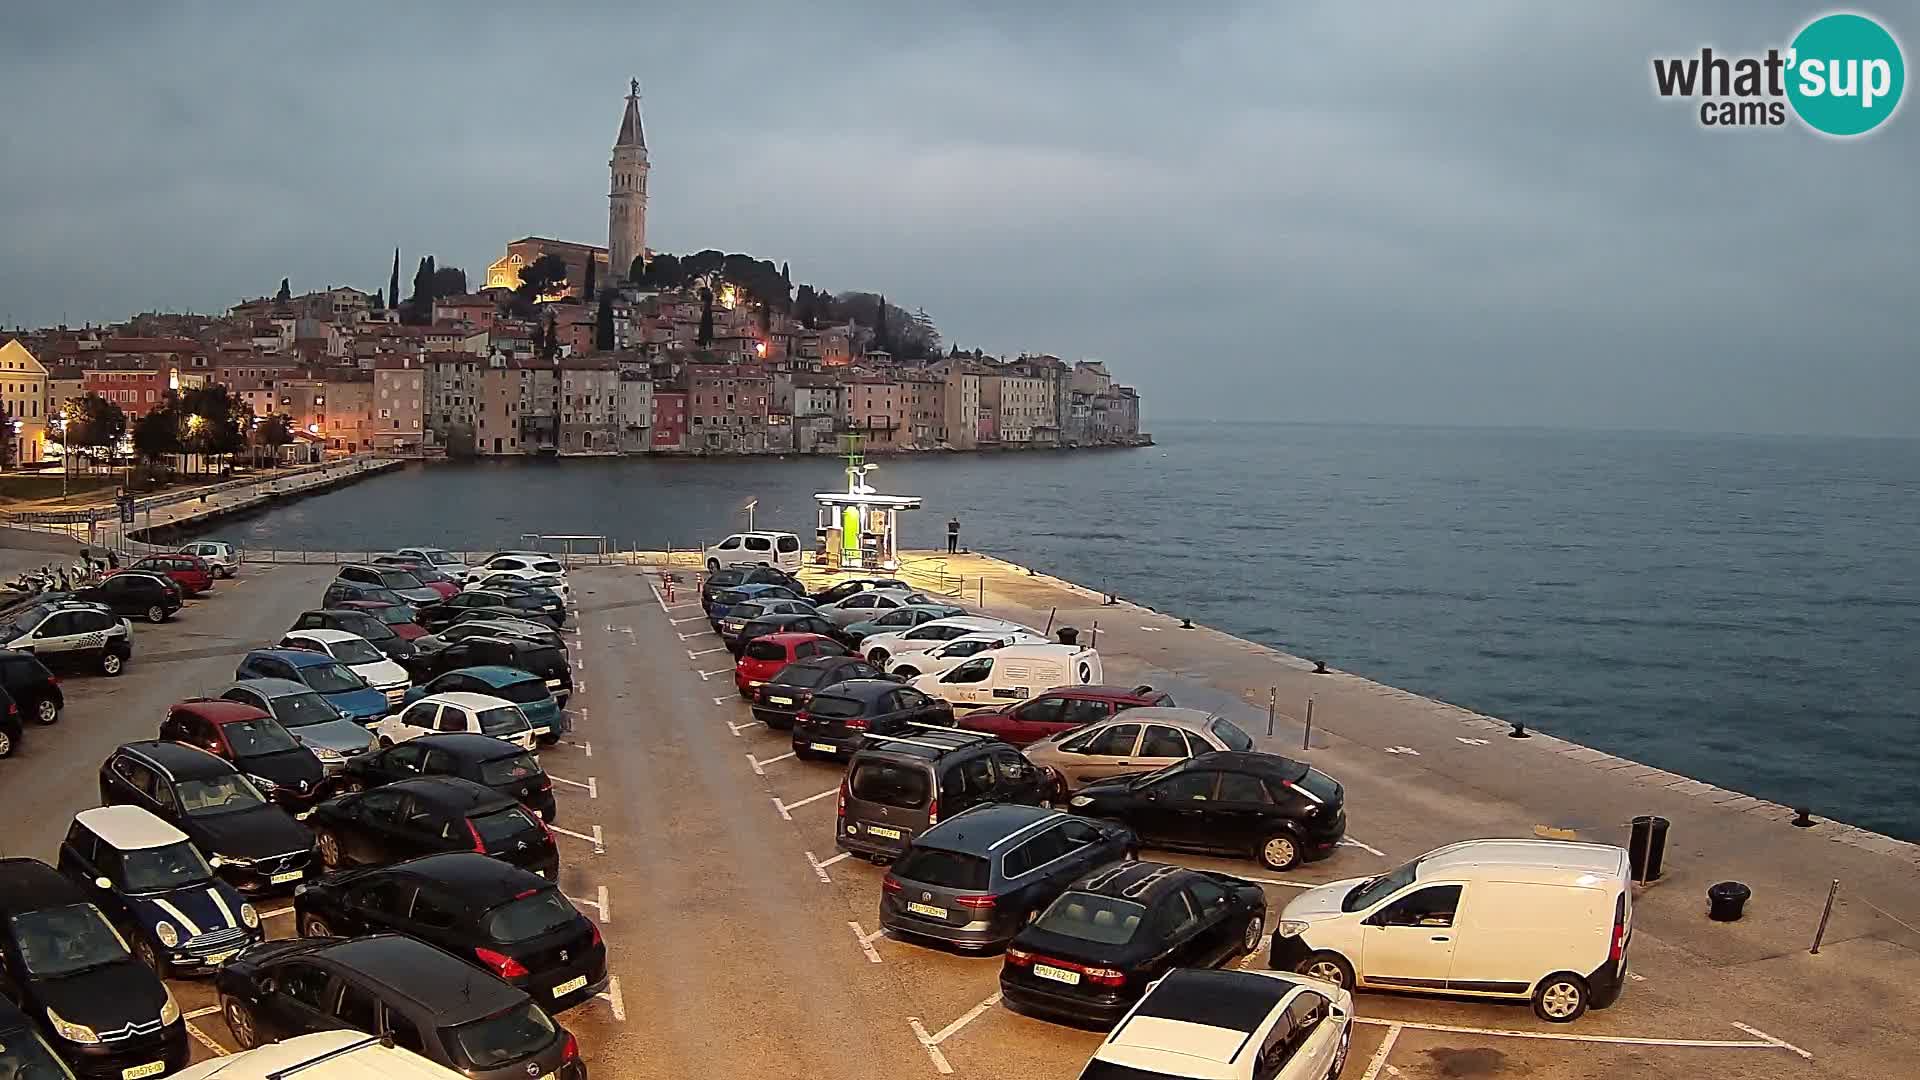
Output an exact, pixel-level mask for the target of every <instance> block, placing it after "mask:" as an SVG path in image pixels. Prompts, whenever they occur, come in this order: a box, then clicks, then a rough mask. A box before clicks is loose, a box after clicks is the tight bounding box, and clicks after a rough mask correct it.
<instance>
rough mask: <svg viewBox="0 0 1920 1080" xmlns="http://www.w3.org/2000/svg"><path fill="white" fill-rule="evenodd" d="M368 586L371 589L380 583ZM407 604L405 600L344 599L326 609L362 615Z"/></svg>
mask: <svg viewBox="0 0 1920 1080" xmlns="http://www.w3.org/2000/svg"><path fill="white" fill-rule="evenodd" d="M367 587H368V588H370V589H377V588H380V586H378V585H369V586H367ZM406 606H407V605H406V604H405V603H404V602H402V603H398V604H396V603H394V602H393V601H391V600H342V601H340V602H338V603H336V604H334V605H333V606H332V607H330V608H327V609H326V610H327V611H356V612H359V613H360V614H362V615H365V614H367V613H368V612H370V611H379V610H380V609H381V608H390V607H406Z"/></svg>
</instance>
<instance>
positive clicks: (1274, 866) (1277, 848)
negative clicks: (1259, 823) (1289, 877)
mask: <svg viewBox="0 0 1920 1080" xmlns="http://www.w3.org/2000/svg"><path fill="white" fill-rule="evenodd" d="M1260 865H1262V866H1265V867H1266V868H1267V869H1269V870H1291V869H1293V868H1294V867H1296V866H1298V865H1300V842H1299V841H1297V840H1295V839H1294V838H1293V834H1292V833H1289V832H1277V833H1274V834H1273V835H1272V836H1269V837H1267V838H1266V839H1265V840H1262V841H1261V842H1260Z"/></svg>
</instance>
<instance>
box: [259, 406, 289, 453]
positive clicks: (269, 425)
mask: <svg viewBox="0 0 1920 1080" xmlns="http://www.w3.org/2000/svg"><path fill="white" fill-rule="evenodd" d="M292 441H293V418H292V417H290V416H287V415H286V414H284V413H269V414H267V415H266V416H264V417H262V418H261V420H260V422H259V423H258V424H255V425H254V426H253V443H254V446H255V447H256V448H265V449H266V451H267V457H268V459H269V460H271V461H273V462H275V463H278V462H279V460H280V448H281V447H283V446H285V445H287V444H288V443H290V442H292Z"/></svg>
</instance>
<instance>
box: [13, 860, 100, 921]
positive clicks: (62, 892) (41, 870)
mask: <svg viewBox="0 0 1920 1080" xmlns="http://www.w3.org/2000/svg"><path fill="white" fill-rule="evenodd" d="M86 902H87V897H86V894H85V893H83V892H81V891H80V888H79V886H77V885H75V884H74V883H73V882H71V881H68V880H67V878H66V875H64V874H62V873H60V871H58V870H55V869H54V868H53V867H51V866H48V865H47V864H46V863H43V862H41V861H40V860H39V859H28V858H11V859H0V915H9V914H13V913H16V912H21V911H39V910H41V909H42V908H50V907H65V906H67V905H68V904H84V903H86Z"/></svg>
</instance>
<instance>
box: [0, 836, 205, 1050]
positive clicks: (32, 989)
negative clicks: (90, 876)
mask: <svg viewBox="0 0 1920 1080" xmlns="http://www.w3.org/2000/svg"><path fill="white" fill-rule="evenodd" d="M0 989H4V991H5V996H6V997H8V998H10V999H11V1000H12V1001H13V1003H14V1004H15V1005H18V1006H19V1007H20V1009H21V1011H22V1012H25V1013H27V1014H28V1015H30V1016H32V1017H33V1018H34V1020H35V1022H36V1023H38V1024H39V1025H40V1029H41V1031H42V1032H43V1033H44V1034H45V1035H46V1037H47V1042H48V1043H49V1044H50V1045H51V1046H52V1047H53V1049H54V1052H55V1053H57V1054H58V1055H59V1056H60V1057H61V1058H62V1059H64V1060H65V1061H66V1063H67V1065H68V1066H69V1067H70V1068H72V1069H73V1071H74V1072H75V1073H77V1074H78V1075H80V1076H81V1077H86V1078H93V1077H99V1078H101V1080H125V1078H128V1077H133V1078H138V1077H147V1076H159V1075H162V1074H164V1073H170V1072H174V1071H176V1070H179V1069H182V1068H185V1067H186V1064H187V1029H186V1025H185V1024H184V1023H183V1022H182V1021H181V1019H180V1006H179V1005H177V1004H175V1002H174V1000H173V995H172V994H171V993H169V992H168V990H167V987H166V984H164V983H162V982H161V981H160V976H158V975H156V974H154V973H153V971H152V969H150V968H148V967H146V966H145V965H143V964H141V963H140V962H139V961H138V960H135V959H134V958H133V956H132V955H131V954H129V953H128V952H127V947H126V946H125V945H123V944H121V941H120V935H119V934H118V933H116V932H114V929H113V925H112V924H111V923H109V922H108V921H107V919H106V916H104V915H102V914H101V913H100V909H99V908H97V907H95V906H93V903H92V902H91V901H89V900H88V899H87V896H86V894H85V893H83V892H81V891H80V889H79V887H78V886H76V885H75V884H74V883H73V882H71V881H68V880H67V879H66V878H65V877H62V876H61V875H60V872H59V871H57V870H55V869H54V868H53V867H51V866H48V865H47V864H46V863H43V862H40V861H39V860H37V859H0Z"/></svg>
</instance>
